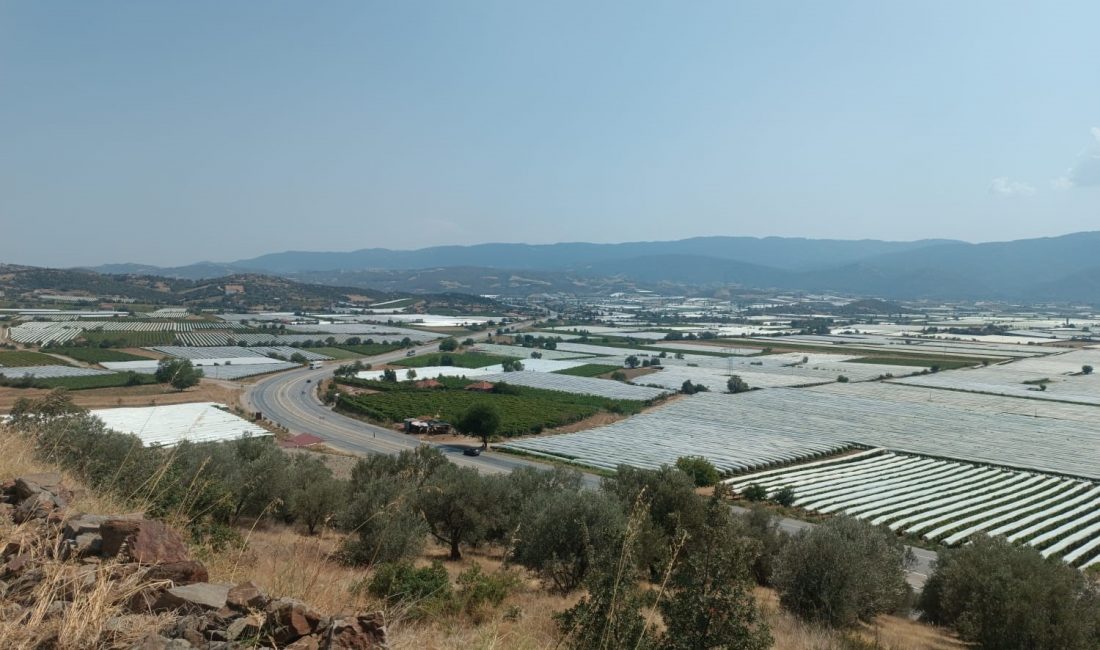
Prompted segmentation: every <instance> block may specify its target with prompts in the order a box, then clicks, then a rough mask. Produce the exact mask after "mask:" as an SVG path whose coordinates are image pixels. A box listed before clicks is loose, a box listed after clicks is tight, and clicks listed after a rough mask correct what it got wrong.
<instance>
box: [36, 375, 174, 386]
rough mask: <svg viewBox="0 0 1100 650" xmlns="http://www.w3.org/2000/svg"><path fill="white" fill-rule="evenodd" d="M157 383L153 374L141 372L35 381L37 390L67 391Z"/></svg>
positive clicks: (47, 378)
mask: <svg viewBox="0 0 1100 650" xmlns="http://www.w3.org/2000/svg"><path fill="white" fill-rule="evenodd" d="M155 383H157V380H156V378H154V377H153V375H151V374H147V373H140V372H112V373H108V374H99V375H82V376H79V377H46V378H42V379H35V381H34V387H35V388H65V389H67V390H88V389H92V388H117V387H120V386H144V385H146V384H155Z"/></svg>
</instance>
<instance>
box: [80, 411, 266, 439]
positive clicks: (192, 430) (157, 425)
mask: <svg viewBox="0 0 1100 650" xmlns="http://www.w3.org/2000/svg"><path fill="white" fill-rule="evenodd" d="M92 415H94V416H96V417H98V418H99V419H101V420H103V423H104V424H106V425H107V427H108V428H111V429H114V430H115V431H119V432H121V433H129V434H132V435H135V436H137V437H138V438H140V439H141V441H142V442H143V443H145V444H146V445H167V446H171V445H176V444H179V443H180V442H182V441H184V440H190V441H191V442H215V441H222V440H237V439H239V438H243V437H245V436H268V435H271V434H270V433H269V432H268V431H267V430H266V429H264V428H263V427H260V426H258V425H255V424H253V423H251V422H249V421H248V420H245V419H243V418H240V417H237V416H236V415H234V414H232V413H230V412H228V411H227V410H225V408H224V406H222V405H220V404H215V403H213V402H199V403H195V404H172V405H169V406H148V407H137V408H115V409H99V410H95V411H92Z"/></svg>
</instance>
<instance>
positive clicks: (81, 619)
mask: <svg viewBox="0 0 1100 650" xmlns="http://www.w3.org/2000/svg"><path fill="white" fill-rule="evenodd" d="M7 541H19V542H20V543H21V544H22V547H21V552H22V553H24V554H26V555H27V556H29V557H30V559H31V563H30V565H28V568H27V569H26V570H24V572H23V573H22V574H21V575H22V576H24V577H25V576H28V575H34V574H38V575H39V580H38V582H37V583H36V584H35V585H34V586H33V587H32V588H31V590H30V592H29V595H28V596H27V597H26V598H25V599H24V598H20V600H24V601H25V602H28V603H30V605H29V606H28V607H25V608H24V607H21V606H20V605H19V604H18V603H16V602H15V601H14V600H12V598H14V597H19V596H20V595H19V594H15V593H11V592H12V591H14V590H12V589H9V593H8V594H6V595H5V597H4V598H0V639H2V640H3V645H4V647H5V648H13V649H23V648H26V649H30V648H43V647H55V648H59V649H61V650H67V649H69V648H74V649H75V648H92V647H96V648H99V647H103V648H114V647H121V648H124V647H129V646H131V645H133V644H134V643H135V642H136V641H138V640H139V639H141V638H142V637H144V636H146V635H148V634H149V633H150V632H152V631H155V630H158V629H160V628H161V627H163V626H164V625H165V624H166V623H167V621H168V620H169V619H170V618H171V617H170V616H169V615H135V614H129V613H128V610H127V608H128V604H129V602H130V600H131V599H132V598H133V597H134V596H136V595H137V594H139V593H140V592H142V591H144V590H146V589H153V588H157V587H160V586H163V585H164V584H166V583H162V582H151V581H148V580H146V579H144V572H143V571H140V570H137V568H136V567H135V566H134V565H122V564H119V563H117V562H103V563H97V564H83V563H81V562H75V561H73V562H62V561H57V560H51V558H52V557H53V553H54V551H55V550H56V549H57V548H58V546H59V545H60V541H61V540H60V537H57V538H54V539H43V538H42V537H40V533H39V532H38V531H36V530H33V529H32V528H31V525H30V524H23V525H19V526H16V525H14V524H12V523H11V521H10V520H7V519H5V520H2V521H0V544H3V543H6V542H7ZM11 582H12V586H16V585H18V582H19V579H15V580H12V581H11Z"/></svg>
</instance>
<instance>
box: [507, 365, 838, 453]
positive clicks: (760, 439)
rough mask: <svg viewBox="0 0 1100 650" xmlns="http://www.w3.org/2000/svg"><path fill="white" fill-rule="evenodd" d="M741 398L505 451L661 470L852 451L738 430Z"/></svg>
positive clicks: (680, 405)
mask: <svg viewBox="0 0 1100 650" xmlns="http://www.w3.org/2000/svg"><path fill="white" fill-rule="evenodd" d="M558 376H560V375H558ZM592 381H606V380H599V379H597V380H592ZM740 397H742V396H727V395H719V394H714V393H701V394H697V395H693V396H691V397H686V398H683V399H680V400H677V401H675V402H673V403H671V404H667V405H665V406H662V407H659V408H657V409H654V410H652V411H649V412H648V413H643V414H641V415H636V416H634V417H632V418H630V419H627V420H622V421H620V422H616V423H614V424H611V425H608V426H605V427H599V428H596V429H589V430H587V431H581V432H578V433H567V434H563V435H558V436H547V437H544V438H531V439H526V440H518V441H515V442H510V443H508V445H506V446H507V447H510V448H514V449H519V450H522V451H527V452H536V453H542V454H546V455H549V456H559V457H563V458H569V459H573V460H576V461H577V462H580V463H582V464H584V465H591V466H593V467H603V468H609V469H611V468H614V467H616V466H618V465H620V464H626V465H633V466H635V467H645V468H657V467H660V466H661V465H665V464H668V465H671V464H674V463H675V462H676V459H677V458H679V457H681V456H692V455H697V456H704V457H706V458H707V459H708V460H710V461H711V462H712V463H714V464H715V466H716V467H718V468H719V469H721V470H726V471H738V470H747V469H753V468H757V467H763V466H767V465H772V464H775V463H784V462H793V461H795V460H799V459H803V458H808V457H812V456H815V455H824V454H830V453H833V452H836V451H838V450H841V449H844V448H847V447H849V446H850V445H849V444H848V443H846V442H843V441H838V440H836V439H834V438H832V437H830V436H828V435H816V434H813V433H808V432H803V431H798V432H790V433H779V432H773V431H768V430H767V429H764V428H761V429H758V430H738V428H737V427H736V425H735V424H734V422H735V421H736V420H737V419H738V411H739V402H740V401H741V400H740V399H739V398H740Z"/></svg>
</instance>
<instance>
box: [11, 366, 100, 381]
mask: <svg viewBox="0 0 1100 650" xmlns="http://www.w3.org/2000/svg"><path fill="white" fill-rule="evenodd" d="M109 374H112V373H111V372H109V371H106V370H96V369H94V368H73V367H72V366H62V365H56V366H27V367H22V368H6V367H0V375H3V376H4V377H6V378H8V379H18V378H20V377H34V378H35V379H53V378H55V377H94V376H96V375H109Z"/></svg>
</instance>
